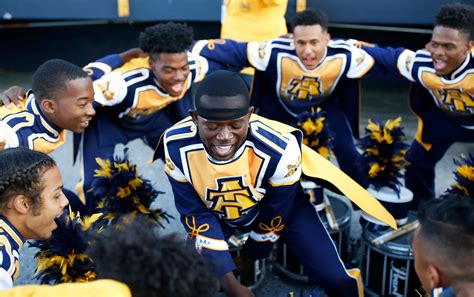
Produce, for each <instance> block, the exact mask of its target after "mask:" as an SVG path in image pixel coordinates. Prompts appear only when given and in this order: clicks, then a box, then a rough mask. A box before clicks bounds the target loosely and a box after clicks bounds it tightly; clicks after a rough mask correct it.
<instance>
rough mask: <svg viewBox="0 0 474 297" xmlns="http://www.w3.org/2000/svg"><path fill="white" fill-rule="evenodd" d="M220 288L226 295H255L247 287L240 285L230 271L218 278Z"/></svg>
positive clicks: (238, 296) (233, 296) (230, 296)
mask: <svg viewBox="0 0 474 297" xmlns="http://www.w3.org/2000/svg"><path fill="white" fill-rule="evenodd" d="M219 283H220V285H221V288H222V290H223V291H224V293H225V295H226V296H228V297H255V294H254V293H253V292H252V291H250V289H249V288H247V287H245V286H243V285H241V284H240V283H239V281H238V280H237V279H236V278H235V276H234V273H233V272H232V271H230V272H227V273H226V274H224V276H222V277H221V278H220V279H219Z"/></svg>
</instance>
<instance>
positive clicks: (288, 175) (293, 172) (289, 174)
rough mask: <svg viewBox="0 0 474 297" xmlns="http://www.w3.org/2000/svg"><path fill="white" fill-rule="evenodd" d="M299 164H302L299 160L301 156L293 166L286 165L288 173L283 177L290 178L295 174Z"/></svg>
mask: <svg viewBox="0 0 474 297" xmlns="http://www.w3.org/2000/svg"><path fill="white" fill-rule="evenodd" d="M301 163H302V160H301V156H298V161H297V162H296V164H295V165H291V164H290V165H288V167H287V168H288V173H287V174H286V175H285V177H290V176H292V175H293V174H295V172H296V171H297V170H298V168H300V166H301Z"/></svg>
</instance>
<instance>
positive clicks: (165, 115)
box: [75, 22, 220, 210]
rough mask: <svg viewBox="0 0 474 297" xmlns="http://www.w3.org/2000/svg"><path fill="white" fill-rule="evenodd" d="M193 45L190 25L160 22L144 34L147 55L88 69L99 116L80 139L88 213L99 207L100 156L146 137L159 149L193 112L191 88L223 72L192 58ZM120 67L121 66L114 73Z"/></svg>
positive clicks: (80, 190) (107, 61)
mask: <svg viewBox="0 0 474 297" xmlns="http://www.w3.org/2000/svg"><path fill="white" fill-rule="evenodd" d="M192 41H193V33H192V29H191V27H188V26H187V25H184V24H178V23H171V22H170V23H166V24H157V25H154V26H151V27H148V28H146V29H145V31H144V32H142V33H141V34H140V39H139V43H140V48H141V49H142V50H143V52H145V53H146V54H147V56H146V57H138V58H134V59H131V60H130V61H128V62H126V63H124V64H123V65H121V64H122V63H123V60H124V59H123V58H122V59H120V58H119V57H118V56H117V55H111V56H108V57H106V58H104V59H101V60H99V61H96V62H93V63H90V64H89V65H87V66H86V67H85V69H86V70H87V71H88V72H89V74H90V75H91V77H92V78H93V79H94V90H95V104H96V107H97V116H96V117H95V118H94V120H93V121H92V122H91V125H90V126H89V127H88V128H87V129H86V130H85V132H84V133H83V134H82V135H81V136H79V137H82V156H83V157H82V172H83V183H80V184H79V185H78V187H77V190H78V193H79V194H80V196H81V198H82V200H83V201H87V202H86V203H87V204H88V205H87V207H88V209H90V210H92V209H93V208H94V206H95V201H92V200H91V199H92V198H91V197H92V196H89V195H88V190H89V189H90V187H91V183H92V179H93V175H94V170H95V169H96V168H97V167H98V165H97V163H96V161H95V160H96V158H103V159H106V158H110V157H112V155H113V152H114V148H115V145H117V144H119V143H122V144H127V143H128V142H130V141H132V140H134V139H142V140H144V141H145V143H146V144H147V145H148V146H150V147H151V148H153V149H155V148H156V145H157V143H158V140H159V139H160V136H161V135H162V134H163V132H164V131H165V129H167V128H169V127H170V126H172V125H173V124H174V123H176V122H178V121H179V120H181V119H182V118H184V117H186V116H187V115H188V110H189V109H190V108H192V97H191V85H192V84H193V83H195V82H199V81H201V80H202V79H203V78H204V77H205V76H206V73H208V72H211V71H213V70H215V69H216V68H217V69H218V68H220V65H218V64H217V63H208V61H207V60H206V59H204V58H202V57H199V56H197V55H193V54H191V53H190V52H189V51H188V47H189V46H190V45H191V43H192ZM117 65H121V66H120V67H118V68H116V69H111V68H115V67H116V66H117ZM111 70H112V71H111ZM78 139H79V138H78ZM78 143H79V142H78V141H76V142H75V148H76V149H77V148H78V147H79V145H78ZM86 197H87V198H86Z"/></svg>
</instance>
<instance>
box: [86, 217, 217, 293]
mask: <svg viewBox="0 0 474 297" xmlns="http://www.w3.org/2000/svg"><path fill="white" fill-rule="evenodd" d="M155 227H156V225H154V224H153V223H152V222H151V221H150V220H148V219H146V218H143V217H142V216H137V217H135V218H132V217H124V218H123V219H122V221H121V222H119V223H118V224H117V225H116V226H109V227H107V228H106V229H105V230H104V231H102V232H98V233H96V234H94V235H92V237H91V241H90V242H91V245H90V247H89V249H88V251H87V255H89V256H90V257H91V258H92V259H93V261H94V263H95V271H96V273H97V279H114V280H117V281H120V282H122V283H124V284H126V285H127V286H128V287H129V288H130V290H131V292H132V295H133V296H134V297H161V296H173V297H191V296H214V294H215V293H216V291H217V278H216V277H215V276H214V274H213V272H212V266H211V264H210V263H209V262H207V261H206V260H205V259H204V258H203V257H202V256H201V255H199V254H198V253H197V252H196V249H195V248H194V246H193V245H191V243H190V242H187V241H186V240H185V239H184V237H183V236H180V235H178V234H168V235H161V236H160V235H159V234H158V233H157V231H158V230H157V229H156V228H155Z"/></svg>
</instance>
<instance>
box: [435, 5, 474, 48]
mask: <svg viewBox="0 0 474 297" xmlns="http://www.w3.org/2000/svg"><path fill="white" fill-rule="evenodd" d="M435 26H443V27H448V28H452V29H456V30H459V31H460V32H462V34H464V35H465V36H466V38H467V39H468V40H474V6H472V5H468V4H461V3H449V4H445V5H443V6H441V8H440V9H439V11H438V14H437V15H436V21H435Z"/></svg>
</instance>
